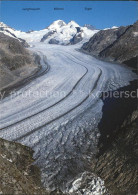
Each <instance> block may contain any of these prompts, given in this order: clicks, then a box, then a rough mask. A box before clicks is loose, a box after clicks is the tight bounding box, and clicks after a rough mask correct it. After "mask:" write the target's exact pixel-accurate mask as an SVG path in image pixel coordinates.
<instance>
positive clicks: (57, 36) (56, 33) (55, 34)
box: [0, 20, 98, 45]
mask: <svg viewBox="0 0 138 195" xmlns="http://www.w3.org/2000/svg"><path fill="white" fill-rule="evenodd" d="M0 32H3V33H4V34H6V35H9V36H11V37H13V38H16V39H18V40H19V41H21V42H23V40H26V41H27V43H29V44H31V43H32V42H44V43H49V44H59V45H69V44H76V43H78V42H80V41H82V40H83V41H84V42H86V41H88V40H89V39H90V38H91V37H92V36H93V35H94V34H95V33H97V32H98V30H95V29H93V28H92V26H91V25H85V26H84V27H81V26H79V25H78V24H77V23H76V22H74V21H70V22H69V23H68V24H66V23H65V22H64V21H63V20H57V21H54V22H53V23H52V24H51V25H50V26H48V27H47V28H45V29H43V30H40V31H28V32H22V31H19V30H15V29H13V28H11V27H9V26H7V25H6V24H4V23H2V22H1V23H0Z"/></svg>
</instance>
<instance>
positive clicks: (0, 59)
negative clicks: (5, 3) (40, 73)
mask: <svg viewBox="0 0 138 195" xmlns="http://www.w3.org/2000/svg"><path fill="white" fill-rule="evenodd" d="M36 59H37V60H36ZM38 66H39V59H38V57H36V55H34V54H31V53H30V52H29V51H27V50H26V49H25V48H24V47H23V45H22V43H21V42H19V40H17V39H15V38H12V37H10V36H7V35H5V34H3V33H0V90H2V89H3V88H5V87H7V86H9V85H12V84H14V83H16V82H17V81H20V80H22V79H24V78H26V77H28V76H29V75H31V74H34V73H35V72H36V71H37V70H38Z"/></svg>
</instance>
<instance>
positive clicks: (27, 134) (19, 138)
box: [13, 70, 102, 141]
mask: <svg viewBox="0 0 138 195" xmlns="http://www.w3.org/2000/svg"><path fill="white" fill-rule="evenodd" d="M101 75H102V70H100V73H99V76H98V78H97V80H96V81H95V84H94V87H93V89H92V90H91V92H90V94H88V95H87V96H86V97H85V99H83V101H81V102H80V103H79V104H78V105H76V106H75V107H73V108H72V109H70V110H68V111H67V112H65V113H63V114H61V115H59V116H58V117H56V118H55V119H53V120H51V121H49V122H47V123H45V124H44V125H41V126H39V127H37V128H35V129H33V130H32V131H30V132H28V133H26V134H24V135H23V136H20V137H18V138H17V139H13V141H19V140H21V139H22V138H24V137H27V136H29V135H31V134H32V133H34V132H36V131H37V130H39V129H40V128H42V127H45V126H46V125H49V124H50V123H52V122H54V121H56V120H58V119H59V118H61V117H63V116H65V115H66V114H68V113H70V112H71V111H73V110H74V109H76V108H77V107H79V106H80V105H81V104H82V103H83V102H85V101H86V100H87V99H88V98H89V96H90V95H91V94H92V92H93V90H94V89H95V88H96V86H97V84H98V81H99V79H100V77H101Z"/></svg>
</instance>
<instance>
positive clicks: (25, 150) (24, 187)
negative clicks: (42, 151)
mask: <svg viewBox="0 0 138 195" xmlns="http://www.w3.org/2000/svg"><path fill="white" fill-rule="evenodd" d="M32 156H33V150H32V149H30V148H29V147H27V146H23V145H21V144H19V143H15V142H10V141H6V140H3V139H0V194H17V195H19V194H20V195H23V194H30V195H34V194H40V195H41V194H43V195H62V192H60V191H58V190H55V191H53V192H50V191H46V190H45V189H44V188H43V187H42V185H41V178H40V170H39V168H38V167H37V166H35V165H33V162H34V159H33V157H32Z"/></svg>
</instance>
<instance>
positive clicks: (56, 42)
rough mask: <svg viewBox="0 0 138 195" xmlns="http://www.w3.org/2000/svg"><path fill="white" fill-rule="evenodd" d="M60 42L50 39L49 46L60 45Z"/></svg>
mask: <svg viewBox="0 0 138 195" xmlns="http://www.w3.org/2000/svg"><path fill="white" fill-rule="evenodd" d="M58 43H59V41H58V40H56V39H50V41H49V44H58Z"/></svg>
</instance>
